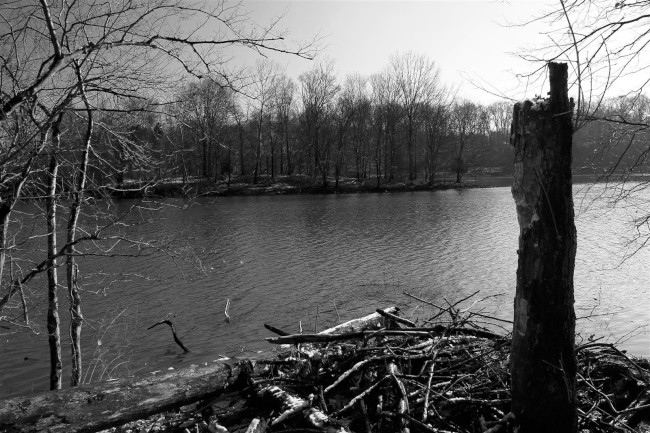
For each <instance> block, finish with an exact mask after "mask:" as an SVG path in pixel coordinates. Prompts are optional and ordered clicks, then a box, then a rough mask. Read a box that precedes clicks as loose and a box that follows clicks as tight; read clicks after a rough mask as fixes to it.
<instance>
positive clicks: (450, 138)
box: [94, 53, 650, 188]
mask: <svg viewBox="0 0 650 433" xmlns="http://www.w3.org/2000/svg"><path fill="white" fill-rule="evenodd" d="M252 78H253V80H252V81H253V84H251V85H249V86H248V87H246V88H244V89H242V90H241V91H238V92H235V91H233V90H232V89H231V88H230V87H228V86H226V85H223V84H222V83H220V82H219V80H212V79H203V80H200V81H195V82H191V83H188V84H186V85H184V86H183V87H182V89H181V90H180V91H179V92H178V94H176V95H174V98H173V99H174V100H175V102H173V103H170V104H165V105H163V104H160V103H157V102H156V101H152V100H148V101H136V102H133V101H132V102H131V103H130V105H127V106H126V107H123V109H122V110H118V111H114V110H113V111H111V113H110V115H107V122H110V123H111V124H112V125H111V128H110V129H106V128H105V132H104V133H103V134H98V137H97V140H99V141H105V142H106V143H105V144H106V145H101V146H100V148H101V149H110V152H109V153H111V155H110V156H108V157H106V158H104V160H105V161H113V163H112V164H110V165H111V166H114V169H115V170H114V172H113V173H112V175H109V176H108V177H107V176H106V174H107V173H110V171H108V172H107V171H106V170H97V171H95V173H94V175H95V176H98V175H99V177H100V178H99V179H97V181H98V182H97V183H98V184H99V185H108V184H113V183H114V184H116V185H117V186H118V188H119V187H123V186H124V182H125V180H136V181H138V183H139V184H141V183H142V182H147V181H149V182H153V181H156V180H170V179H177V180H180V181H181V182H183V183H186V182H188V181H190V180H197V179H203V180H207V181H214V182H217V181H225V180H232V179H234V178H236V179H237V180H238V181H247V182H250V183H253V184H256V183H258V182H259V180H260V179H261V178H262V177H264V178H267V179H268V178H271V179H275V178H277V177H278V176H282V175H306V176H309V177H310V178H311V179H312V182H314V183H320V184H321V185H323V186H327V185H328V183H332V182H333V183H334V184H335V186H338V182H339V180H340V179H341V178H348V179H350V178H353V179H356V180H357V181H359V182H363V181H366V182H370V183H372V184H376V185H377V186H380V185H382V184H390V183H397V182H403V183H420V184H425V183H426V184H429V185H433V184H434V183H435V182H436V181H437V180H440V179H441V177H442V175H443V174H444V177H445V178H447V179H450V180H453V181H456V182H461V181H462V179H463V176H464V175H465V174H466V173H467V172H472V173H473V174H475V175H510V174H511V173H512V170H513V154H512V150H511V147H510V144H509V136H510V124H511V118H512V103H511V102H495V103H492V104H489V105H482V104H478V103H475V102H472V101H469V100H466V99H462V98H459V97H457V96H456V95H455V94H454V93H453V92H452V91H451V89H449V88H448V87H446V86H444V85H443V83H441V82H440V79H439V71H438V69H437V67H436V66H435V64H434V62H433V61H432V60H430V59H428V58H427V57H424V56H420V55H416V54H413V53H406V54H400V55H395V56H392V57H391V58H390V61H389V63H388V65H387V67H386V68H385V70H384V71H382V72H380V73H377V74H375V75H372V76H369V77H366V76H361V75H359V74H351V75H348V76H345V77H343V78H340V77H337V76H336V74H335V72H334V64H333V63H331V62H325V63H318V64H316V65H315V66H314V67H313V68H312V69H311V70H309V71H307V72H305V73H303V74H302V75H300V77H299V79H298V81H294V80H292V79H291V78H290V77H288V76H287V75H286V74H285V73H283V72H282V71H281V69H280V67H279V66H278V65H276V64H274V63H272V62H270V61H268V60H262V61H260V62H258V63H257V65H256V69H255V70H254V71H253V73H252ZM648 107H649V104H648V99H647V98H646V97H645V96H643V95H633V96H622V97H618V98H613V99H610V100H607V101H602V102H601V104H600V106H599V107H598V109H597V110H594V111H592V113H591V114H590V116H591V118H590V119H588V120H591V121H590V122H588V123H586V125H585V126H584V127H582V128H581V129H580V130H579V131H578V133H577V134H576V136H575V141H574V146H575V151H574V167H575V170H576V171H577V172H579V173H585V174H599V175H603V174H608V173H609V174H612V173H613V171H616V170H617V169H621V168H622V167H628V168H629V167H630V166H632V165H635V164H636V165H639V164H638V162H639V161H637V159H638V158H639V155H640V154H641V153H642V152H643V140H638V139H637V140H632V141H633V142H634V143H631V144H630V146H629V147H628V146H627V144H626V140H627V141H629V139H630V138H631V136H630V134H634V136H635V137H636V138H639V135H640V134H641V133H642V132H641V131H636V132H635V131H634V124H635V123H637V124H639V125H640V124H642V122H644V121H645V119H647V116H648V113H649V112H650V111H649V108H648ZM107 112H108V111H107ZM118 125H119V127H118V128H115V126H118ZM107 130H110V131H112V133H106V131H107ZM116 131H117V132H116ZM619 158H621V160H620V161H619ZM617 161H618V162H619V164H617ZM637 168H640V167H637ZM610 172H611V173H610Z"/></svg>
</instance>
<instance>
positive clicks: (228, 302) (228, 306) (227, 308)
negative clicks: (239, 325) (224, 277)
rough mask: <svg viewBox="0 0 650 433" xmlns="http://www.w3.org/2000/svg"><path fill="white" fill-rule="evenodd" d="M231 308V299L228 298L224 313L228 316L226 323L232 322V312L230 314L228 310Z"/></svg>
mask: <svg viewBox="0 0 650 433" xmlns="http://www.w3.org/2000/svg"><path fill="white" fill-rule="evenodd" d="M229 309H230V299H227V300H226V309H225V310H224V312H223V314H225V316H226V323H230V314H228V310H229Z"/></svg>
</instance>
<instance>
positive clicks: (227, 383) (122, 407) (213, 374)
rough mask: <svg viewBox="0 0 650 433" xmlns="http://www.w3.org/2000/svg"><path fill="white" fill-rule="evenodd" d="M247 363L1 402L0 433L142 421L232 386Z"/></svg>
mask: <svg viewBox="0 0 650 433" xmlns="http://www.w3.org/2000/svg"><path fill="white" fill-rule="evenodd" d="M250 370H251V365H250V363H249V362H247V361H239V362H232V363H217V364H214V365H210V366H202V367H194V368H192V367H191V368H187V369H183V370H179V371H177V372H172V373H167V374H164V375H162V376H152V377H147V378H142V377H140V378H130V379H124V380H119V381H115V382H110V383H103V384H99V385H92V386H81V387H78V388H71V389H66V390H60V391H52V392H44V393H40V394H36V395H32V396H26V397H17V398H13V399H8V400H4V401H1V402H0V431H2V432H11V433H18V432H20V433H23V432H24V433H26V432H52V433H54V432H95V431H99V430H102V429H107V428H110V427H114V426H119V425H123V424H125V423H126V422H128V421H133V420H137V419H141V418H146V417H147V416H149V415H152V414H156V413H160V412H162V411H164V410H169V409H174V408H178V407H180V406H183V405H187V404H190V403H194V402H197V401H199V400H203V399H206V398H211V397H217V396H219V395H221V394H223V393H225V392H228V391H229V390H230V389H231V388H237V387H238V386H239V383H237V381H238V379H240V380H244V378H247V377H249V376H250V374H249V372H250Z"/></svg>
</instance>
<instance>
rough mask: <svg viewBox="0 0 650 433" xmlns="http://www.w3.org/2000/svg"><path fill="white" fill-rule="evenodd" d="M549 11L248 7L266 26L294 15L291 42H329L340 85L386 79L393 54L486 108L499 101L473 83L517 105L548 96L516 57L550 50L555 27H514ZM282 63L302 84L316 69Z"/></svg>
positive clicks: (472, 5) (423, 4)
mask: <svg viewBox="0 0 650 433" xmlns="http://www.w3.org/2000/svg"><path fill="white" fill-rule="evenodd" d="M549 4H551V5H552V3H551V0H545V1H542V0H511V1H496V0H472V1H469V0H467V1H462V0H461V1H433V0H429V1H377V0H374V1H372V0H371V1H361V0H355V1H349V0H348V1H324V0H320V1H316V0H298V1H279V0H277V1H276V0H267V1H253V0H244V2H243V6H244V8H246V9H248V10H249V11H250V14H251V15H250V16H251V18H252V19H253V20H254V21H255V22H258V23H260V24H265V23H268V22H269V21H271V20H273V19H274V18H276V17H278V16H280V15H282V14H284V13H285V12H286V15H285V17H284V19H283V20H282V23H283V27H284V28H286V30H287V31H288V35H287V36H288V39H295V40H309V39H311V38H313V36H314V35H316V34H320V35H321V36H323V37H324V40H323V43H324V46H325V47H324V49H323V50H322V52H321V54H320V57H329V58H332V59H333V60H334V62H335V69H336V71H337V74H338V75H339V77H340V78H339V79H340V81H343V78H344V77H345V75H346V74H348V73H353V72H359V73H361V74H364V75H370V74H373V73H377V72H380V71H381V70H382V69H383V68H384V67H385V66H386V65H387V63H388V58H389V56H390V55H391V54H393V53H395V52H398V51H400V52H405V51H409V50H412V51H415V52H416V53H420V54H426V55H427V56H429V58H431V59H433V60H434V61H435V62H436V63H437V64H438V66H439V68H440V71H441V75H442V79H443V82H444V83H446V84H447V85H450V86H454V87H456V88H457V90H458V95H459V96H460V97H465V98H471V99H474V100H476V101H479V102H483V103H488V102H492V101H496V100H498V98H497V97H496V96H493V95H490V94H488V93H486V92H485V91H482V90H479V89H477V88H476V87H475V86H474V85H472V84H471V83H470V82H469V81H468V80H467V78H471V80H472V81H475V82H479V83H483V84H484V85H485V87H488V86H492V90H493V91H495V92H497V93H498V92H504V93H505V94H507V95H508V96H509V97H511V98H515V99H519V98H521V97H524V96H526V97H532V96H534V95H535V94H541V93H542V91H543V90H542V89H541V88H540V84H536V85H535V87H529V88H528V89H525V81H524V82H523V84H522V81H521V80H518V79H517V78H516V77H515V74H516V73H526V72H528V71H530V70H531V68H532V67H531V65H530V64H529V63H526V62H523V61H522V60H520V59H518V58H517V57H516V56H515V55H514V54H513V53H517V52H522V50H526V49H530V48H531V47H534V46H539V45H542V44H544V43H547V42H548V38H547V37H546V36H544V35H543V34H542V33H543V32H544V30H548V27H546V29H544V28H542V27H541V26H539V25H536V26H528V27H526V28H522V27H513V26H507V24H509V23H521V22H524V21H526V20H527V19H529V18H531V17H534V16H538V15H539V14H540V12H541V11H542V10H544V9H548V7H549ZM555 6H556V7H557V5H555ZM251 59H253V57H252V56H251ZM276 60H278V61H279V62H280V63H281V64H283V65H286V66H287V73H288V74H289V75H290V76H291V77H293V78H295V79H297V77H298V75H300V74H301V73H302V72H305V71H307V70H308V69H310V68H311V67H312V63H311V62H310V61H307V60H302V59H298V58H291V57H287V56H282V57H279V58H276Z"/></svg>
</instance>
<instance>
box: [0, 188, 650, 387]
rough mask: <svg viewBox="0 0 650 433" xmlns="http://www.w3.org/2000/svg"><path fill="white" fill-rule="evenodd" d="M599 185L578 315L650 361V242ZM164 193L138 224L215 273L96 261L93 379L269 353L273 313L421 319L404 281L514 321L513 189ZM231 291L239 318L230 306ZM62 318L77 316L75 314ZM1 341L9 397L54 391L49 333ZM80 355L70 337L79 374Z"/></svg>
mask: <svg viewBox="0 0 650 433" xmlns="http://www.w3.org/2000/svg"><path fill="white" fill-rule="evenodd" d="M595 195H597V193H596V192H594V191H585V190H582V189H580V188H579V187H576V213H577V218H576V224H577V226H578V236H579V239H578V242H579V244H578V245H579V246H578V253H577V260H576V271H575V289H576V313H577V316H578V317H579V318H580V317H587V316H591V317H590V318H582V319H579V320H578V329H579V331H581V332H582V333H583V334H584V335H585V336H589V335H591V334H596V335H597V336H600V335H602V336H604V337H605V338H604V340H603V341H608V342H617V341H620V342H621V346H622V347H623V348H625V349H628V350H629V351H631V352H633V353H635V354H638V355H644V356H650V342H649V341H650V337H649V334H648V330H647V329H646V328H645V326H647V325H648V324H649V323H650V301H649V300H648V285H649V284H650V271H648V264H650V249H645V250H641V251H639V252H638V253H636V254H635V255H633V256H632V257H630V258H628V259H627V260H624V259H625V257H626V254H628V253H629V251H630V248H629V247H626V238H625V237H624V235H626V234H631V233H633V232H632V231H631V229H630V225H629V224H630V221H631V218H633V217H634V216H635V215H636V213H637V212H638V210H637V209H636V208H635V207H633V206H628V207H625V208H623V207H618V208H614V209H612V208H611V207H610V206H608V205H607V204H606V203H605V202H604V201H599V202H592V200H591V199H592V198H593V197H594V196H595ZM133 204H135V202H128V201H124V202H120V203H118V208H120V209H119V210H124V209H126V208H128V207H129V206H132V205H133ZM164 204H174V205H178V207H166V208H165V210H163V211H162V214H161V215H160V216H161V217H160V218H157V219H156V220H155V221H154V220H152V219H149V218H150V217H151V215H149V214H148V213H147V212H146V211H143V213H142V214H143V215H144V217H145V223H143V224H140V225H139V226H137V227H132V228H130V229H129V235H130V236H131V237H133V238H140V237H157V238H158V239H163V238H164V239H169V240H170V241H172V240H173V241H174V242H176V243H175V245H176V247H178V246H179V245H192V246H193V247H194V249H195V251H196V252H198V253H199V254H198V255H199V256H200V258H201V266H202V267H203V269H204V271H205V272H203V273H198V272H196V269H194V268H193V267H192V266H189V265H188V264H187V263H184V262H182V261H178V260H177V261H174V260H171V259H170V258H169V257H167V258H165V257H159V256H151V257H144V258H139V259H127V258H114V259H111V260H110V261H108V260H106V259H101V260H100V259H96V258H94V259H86V260H85V261H84V262H81V264H80V267H81V270H82V272H86V274H88V273H89V272H90V271H91V270H99V269H101V271H102V275H101V276H95V277H94V278H93V281H94V283H93V284H91V280H88V281H87V283H86V284H85V286H84V287H85V289H86V290H93V291H95V292H97V293H96V294H92V293H89V292H86V293H84V295H83V296H84V301H83V302H84V304H83V308H84V312H85V316H86V318H87V319H89V322H88V324H87V325H86V326H85V327H84V331H83V332H84V338H85V350H86V353H85V354H84V357H85V360H84V363H85V365H86V367H87V371H88V376H87V377H86V380H91V379H92V380H97V379H98V378H102V379H106V378H108V377H110V376H115V375H119V374H125V372H129V373H134V372H150V371H154V370H165V369H167V368H168V367H170V366H174V367H180V366H184V365H189V364H191V363H199V362H201V363H202V362H210V361H212V360H214V359H217V358H218V357H219V356H222V355H223V356H233V355H237V354H244V355H246V354H250V353H251V352H253V351H257V350H268V349H270V348H272V346H271V345H269V344H267V343H266V342H265V341H264V337H266V336H270V333H269V332H268V331H266V330H265V329H264V328H263V326H262V324H263V323H270V324H272V325H274V326H277V327H279V328H282V329H285V330H287V331H290V332H298V331H299V329H300V327H302V329H303V330H314V329H323V328H324V327H327V326H330V325H333V324H336V323H337V321H338V319H339V317H340V318H341V319H343V320H345V319H349V318H352V317H355V316H359V315H363V314H367V313H369V312H372V311H373V310H374V309H376V308H379V307H386V306H390V305H398V306H400V307H402V309H403V310H404V312H405V314H406V315H407V316H409V317H412V318H418V317H419V318H426V317H429V316H430V315H431V314H432V312H433V311H434V310H432V309H431V308H430V307H426V306H424V305H421V304H419V303H418V302H417V301H414V300H412V299H410V298H408V297H406V296H405V295H404V294H403V292H404V291H407V292H410V293H413V294H416V295H418V296H421V297H424V298H426V299H430V300H432V301H436V302H444V301H443V300H442V298H446V299H447V300H449V301H453V300H455V299H460V298H462V297H464V296H466V295H468V294H470V293H473V292H475V291H477V290H480V293H479V294H478V295H476V296H475V297H474V298H472V300H470V301H468V302H465V303H464V304H463V306H464V307H467V308H469V307H471V309H472V310H473V311H482V312H483V313H484V314H492V315H495V316H498V317H501V318H504V319H510V318H511V316H512V300H513V297H514V289H515V272H516V266H517V255H516V250H517V237H518V232H519V228H518V224H517V220H516V214H515V209H514V203H513V200H512V197H511V194H510V189H509V188H491V189H474V190H462V191H453V190H450V191H441V192H435V193H431V192H419V193H403V194H383V195H382V194H368V195H363V194H362V195H343V196H333V195H330V196H274V197H230V198H219V199H205V200H199V201H198V202H195V203H191V204H190V205H189V207H188V208H187V209H185V210H183V209H182V207H183V205H186V204H187V203H181V202H179V201H168V202H165V203H164ZM139 215H140V214H138V216H139ZM134 218H135V217H134ZM147 222H151V223H147ZM187 251H189V249H188V250H187ZM118 274H119V275H118ZM183 275H184V276H183ZM97 278H100V280H99V283H98V280H97ZM38 284H41V286H40V287H36V285H37V283H36V282H35V283H34V284H33V285H32V286H34V287H33V289H34V290H35V291H36V290H41V287H42V283H38ZM228 299H230V302H231V305H230V315H231V317H232V321H231V323H226V322H225V321H224V314H223V312H224V308H225V305H226V301H227V300H228ZM481 299H483V300H482V301H481V302H477V303H476V304H473V303H474V301H479V300H481ZM66 303H67V301H66V300H65V299H63V300H62V301H61V306H62V310H63V309H64V307H65V306H66ZM35 308H36V309H37V310H38V309H40V310H43V308H44V303H42V302H41V303H40V304H37V305H36V306H35ZM37 314H38V312H35V313H34V315H35V316H34V317H35V320H37V319H38V315H37ZM168 314H171V315H173V318H172V320H173V322H174V323H175V324H176V327H177V328H178V331H179V334H180V336H181V338H182V340H183V342H184V343H185V345H186V346H188V347H189V348H190V349H191V350H192V352H191V353H189V354H182V353H180V352H181V351H180V349H179V348H178V347H177V346H176V345H175V344H174V342H173V340H172V338H171V335H170V332H169V329H168V328H167V327H164V328H163V326H159V327H157V328H154V329H152V330H147V327H149V326H150V325H152V324H154V323H156V322H157V321H159V320H162V319H163V318H165V316H167V315H168ZM61 316H62V318H63V321H64V323H66V322H67V315H66V312H65V311H62V314H61ZM2 332H5V331H4V330H0V333H2ZM65 332H67V330H66V331H65ZM0 341H1V343H0V356H1V358H2V360H3V366H2V369H1V370H0V395H2V396H7V395H15V394H20V393H24V392H29V391H32V390H42V389H44V385H45V384H46V383H47V380H46V377H47V368H48V364H47V358H48V354H47V342H46V336H45V335H44V334H41V335H31V334H26V333H20V334H14V335H5V336H3V337H2V340H0ZM68 352H69V350H68V348H67V347H64V363H65V365H66V367H64V372H65V373H66V374H67V369H68V367H67V365H68V360H67V358H68V356H69V355H68ZM25 358H28V359H27V360H26V359H25ZM67 380H68V379H67V377H64V382H66V381H67Z"/></svg>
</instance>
